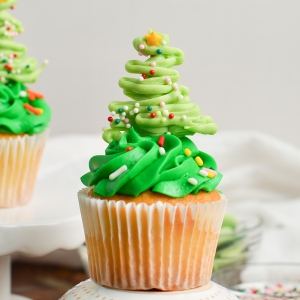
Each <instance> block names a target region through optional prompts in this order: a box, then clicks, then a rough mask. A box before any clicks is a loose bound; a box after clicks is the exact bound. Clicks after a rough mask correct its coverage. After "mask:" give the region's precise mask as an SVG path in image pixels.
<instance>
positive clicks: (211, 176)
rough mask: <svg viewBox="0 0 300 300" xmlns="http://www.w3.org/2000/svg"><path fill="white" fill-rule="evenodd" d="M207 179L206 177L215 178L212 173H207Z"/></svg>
mask: <svg viewBox="0 0 300 300" xmlns="http://www.w3.org/2000/svg"><path fill="white" fill-rule="evenodd" d="M207 177H208V178H214V177H215V173H213V172H208V175H207Z"/></svg>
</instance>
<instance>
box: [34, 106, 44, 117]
mask: <svg viewBox="0 0 300 300" xmlns="http://www.w3.org/2000/svg"><path fill="white" fill-rule="evenodd" d="M35 109H36V110H38V111H39V115H41V114H43V113H44V110H43V109H42V108H39V107H36V108H35Z"/></svg>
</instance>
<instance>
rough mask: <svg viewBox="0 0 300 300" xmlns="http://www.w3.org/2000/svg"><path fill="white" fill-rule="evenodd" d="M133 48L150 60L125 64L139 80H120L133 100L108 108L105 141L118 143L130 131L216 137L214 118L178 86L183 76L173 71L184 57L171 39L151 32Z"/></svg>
mask: <svg viewBox="0 0 300 300" xmlns="http://www.w3.org/2000/svg"><path fill="white" fill-rule="evenodd" d="M133 46H134V48H135V49H136V50H137V51H138V54H139V55H140V56H146V57H149V58H148V59H147V60H146V61H140V60H130V61H128V62H127V63H126V65H125V69H126V71H127V72H129V73H131V74H138V75H139V76H138V78H130V77H123V78H121V79H120V80H119V86H120V87H121V88H122V89H123V91H124V94H125V95H126V96H128V97H129V98H131V100H129V101H126V102H124V101H113V102H111V103H110V104H109V110H110V112H111V116H109V117H108V121H109V122H110V126H111V128H110V129H107V130H105V131H104V133H103V139H104V140H105V141H106V142H108V143H110V142H111V141H112V140H119V139H120V136H121V135H122V134H123V133H124V132H128V130H129V128H131V127H134V129H135V130H136V131H137V132H138V133H139V134H140V135H142V136H158V135H161V134H164V133H167V132H169V133H171V134H173V135H175V136H177V137H183V136H186V135H193V134H195V133H202V134H214V133H215V132H216V131H217V129H218V127H217V125H216V124H215V123H213V120H212V118H211V117H210V116H205V115H201V114H200V108H199V106H198V105H197V104H194V103H191V101H190V97H189V88H188V87H186V86H184V85H181V84H178V83H177V82H178V80H179V77H180V76H179V73H178V71H176V70H175V69H173V67H174V66H178V65H180V64H182V63H183V61H184V54H183V52H182V51H181V50H180V49H178V48H173V47H170V46H169V36H168V35H166V34H158V33H156V32H155V31H152V30H149V33H148V34H147V35H145V36H143V37H138V38H136V39H134V41H133Z"/></svg>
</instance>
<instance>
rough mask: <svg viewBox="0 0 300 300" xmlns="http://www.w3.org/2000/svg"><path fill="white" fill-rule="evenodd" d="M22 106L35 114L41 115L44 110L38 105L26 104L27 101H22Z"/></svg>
mask: <svg viewBox="0 0 300 300" xmlns="http://www.w3.org/2000/svg"><path fill="white" fill-rule="evenodd" d="M24 107H25V108H26V109H27V110H28V111H29V112H31V113H33V114H35V115H38V116H39V115H41V114H42V113H43V112H44V110H43V109H42V108H38V107H33V106H32V105H30V104H28V103H24Z"/></svg>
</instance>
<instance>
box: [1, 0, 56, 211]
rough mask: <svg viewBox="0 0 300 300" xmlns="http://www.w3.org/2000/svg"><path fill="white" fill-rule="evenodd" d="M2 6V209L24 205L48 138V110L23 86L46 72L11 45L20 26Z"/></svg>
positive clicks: (11, 1)
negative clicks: (42, 72)
mask: <svg viewBox="0 0 300 300" xmlns="http://www.w3.org/2000/svg"><path fill="white" fill-rule="evenodd" d="M15 3H16V0H7V1H1V2H0V29H1V30H0V166H1V167H0V208H4V207H14V206H19V205H24V204H26V203H28V202H29V201H30V200H31V198H32V194H33V189H34V185H35V180H36V176H37V171H38V167H39V163H40V159H41V155H42V152H43V148H44V145H45V142H46V139H47V135H48V124H49V121H50V117H51V110H50V108H49V106H48V104H47V103H46V102H45V101H44V96H43V95H42V94H40V93H38V92H35V91H33V90H31V89H29V88H28V87H27V86H26V85H25V84H27V83H32V82H35V81H36V80H37V78H38V76H39V74H40V72H41V71H42V70H43V68H44V67H45V66H46V64H47V62H45V63H44V64H43V65H42V66H41V67H37V62H36V60H35V59H34V58H30V57H25V55H26V52H27V49H26V46H24V45H22V44H18V43H16V42H15V41H14V37H16V36H18V35H19V34H20V33H22V32H23V27H22V24H21V23H20V22H19V21H17V20H16V19H15V18H13V17H12V16H11V15H10V14H9V13H8V12H7V9H8V8H10V7H12V6H13V5H14V4H15Z"/></svg>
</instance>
